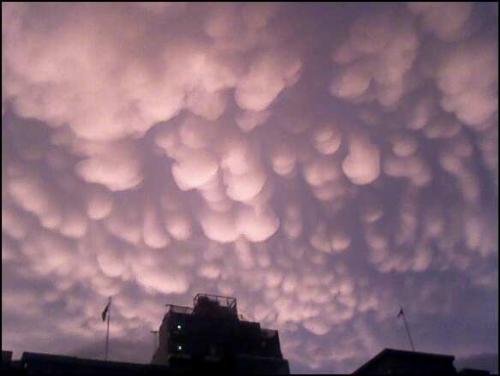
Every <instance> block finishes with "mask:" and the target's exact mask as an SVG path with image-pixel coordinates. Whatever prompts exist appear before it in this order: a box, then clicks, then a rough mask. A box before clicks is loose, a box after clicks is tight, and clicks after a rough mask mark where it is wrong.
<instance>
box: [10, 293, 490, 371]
mask: <svg viewBox="0 0 500 376" xmlns="http://www.w3.org/2000/svg"><path fill="white" fill-rule="evenodd" d="M167 306H168V311H167V313H166V314H165V316H164V318H163V321H162V323H161V326H160V329H159V331H158V334H159V343H158V346H157V348H156V350H155V352H154V355H153V358H152V360H151V364H137V363H127V362H112V361H103V360H95V359H83V358H78V357H74V356H65V355H53V354H41V353H32V352H24V353H23V354H22V356H21V358H20V359H19V360H13V359H12V352H11V351H4V350H2V366H1V371H2V375H26V376H27V375H29V376H48V375H51V376H56V375H57V376H59V375H60V376H77V375H78V376H82V375H86V376H101V375H103V376H104V375H115V376H146V375H148V376H169V375H180V374H185V373H195V374H212V373H216V374H221V373H222V374H289V373H290V370H289V365H288V361H287V360H286V359H284V358H283V355H282V353H281V348H280V341H279V336H278V332H277V331H276V330H270V329H264V328H261V326H260V324H259V323H257V322H251V321H248V320H245V319H244V318H243V316H241V315H239V314H238V310H237V306H236V299H235V298H230V297H223V296H217V295H208V294H198V295H196V296H195V297H194V301H193V307H183V306H178V305H171V304H168V305H167ZM155 332H156V331H155ZM454 359H455V357H454V356H453V355H443V354H430V353H423V352H416V351H403V350H395V349H384V350H382V351H381V352H380V353H379V354H377V355H376V356H375V357H373V358H372V359H370V360H369V361H367V362H366V363H365V364H363V365H362V366H361V367H359V368H358V369H357V370H356V371H354V373H353V374H354V375H368V374H379V375H381V374H386V375H443V376H446V375H458V376H488V375H491V374H490V372H488V371H484V370H479V369H468V368H466V369H462V370H461V371H459V372H457V370H456V369H455V367H454V365H453V361H454ZM497 372H498V371H497Z"/></svg>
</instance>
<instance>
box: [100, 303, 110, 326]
mask: <svg viewBox="0 0 500 376" xmlns="http://www.w3.org/2000/svg"><path fill="white" fill-rule="evenodd" d="M110 305H111V298H109V301H108V304H106V307H105V308H104V311H102V314H101V317H102V321H105V320H106V315H107V314H108V311H109V306H110Z"/></svg>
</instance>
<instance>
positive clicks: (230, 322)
mask: <svg viewBox="0 0 500 376" xmlns="http://www.w3.org/2000/svg"><path fill="white" fill-rule="evenodd" d="M167 307H168V311H167V313H166V314H165V317H164V318H163V322H162V324H161V326H160V329H159V346H158V348H157V350H156V352H155V354H154V356H153V359H152V363H153V364H163V365H168V366H170V367H171V369H172V370H178V371H193V370H211V371H212V370H213V371H219V372H220V371H227V372H240V373H241V372H244V373H278V374H288V373H289V366H288V361H287V360H286V359H284V358H283V355H282V353H281V348H280V342H279V336H278V332H277V331H276V330H270V329H264V328H261V326H260V324H259V323H257V322H251V321H246V320H244V319H243V317H242V316H241V315H238V310H237V304H236V299H235V298H231V297H224V296H218V295H209V294H198V295H196V296H195V297H194V300H193V307H192V308H191V307H183V306H177V305H172V304H168V305H167Z"/></svg>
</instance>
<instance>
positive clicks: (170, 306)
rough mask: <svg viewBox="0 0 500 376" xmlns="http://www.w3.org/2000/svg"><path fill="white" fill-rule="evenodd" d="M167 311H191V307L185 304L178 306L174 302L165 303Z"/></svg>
mask: <svg viewBox="0 0 500 376" xmlns="http://www.w3.org/2000/svg"><path fill="white" fill-rule="evenodd" d="M167 312H175V313H188V314H191V313H193V308H191V307H186V306H179V305H174V304H167Z"/></svg>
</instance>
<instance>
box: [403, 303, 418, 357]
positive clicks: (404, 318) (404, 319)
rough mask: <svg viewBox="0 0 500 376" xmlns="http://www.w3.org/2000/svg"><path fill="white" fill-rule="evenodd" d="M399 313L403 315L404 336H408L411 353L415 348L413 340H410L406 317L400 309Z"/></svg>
mask: <svg viewBox="0 0 500 376" xmlns="http://www.w3.org/2000/svg"><path fill="white" fill-rule="evenodd" d="M401 312H402V313H403V314H402V316H403V322H404V323H405V328H406V334H407V335H408V340H409V341H410V346H411V349H412V350H413V351H415V346H414V345H413V340H412V339H411V334H410V328H409V327H408V323H407V322H406V315H405V312H404V311H403V309H402V308H401Z"/></svg>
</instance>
